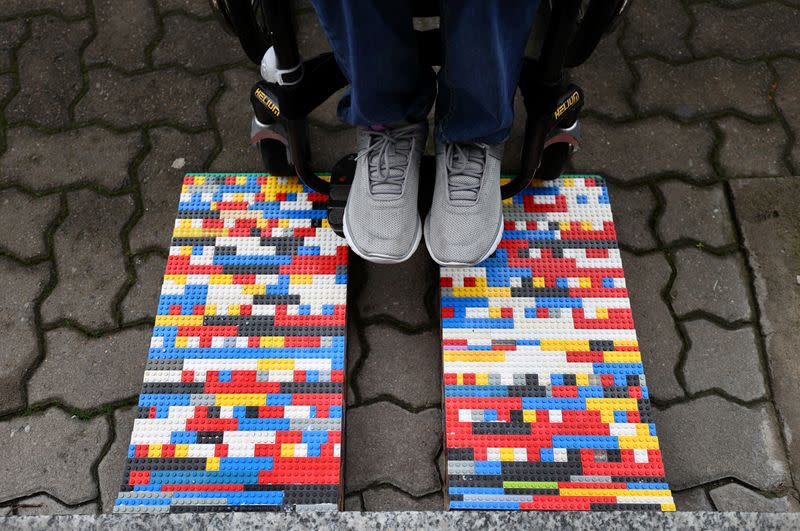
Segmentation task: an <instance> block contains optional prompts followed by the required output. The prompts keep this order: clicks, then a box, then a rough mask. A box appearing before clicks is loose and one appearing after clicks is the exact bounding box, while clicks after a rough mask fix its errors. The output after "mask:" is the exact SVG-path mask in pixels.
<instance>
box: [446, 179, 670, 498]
mask: <svg viewBox="0 0 800 531" xmlns="http://www.w3.org/2000/svg"><path fill="white" fill-rule="evenodd" d="M504 212H505V233H504V235H503V240H502V242H501V243H500V246H499V248H498V251H497V253H496V254H495V255H494V256H492V257H491V258H490V259H488V260H486V261H485V262H483V263H482V264H480V265H478V266H475V267H465V268H443V269H442V271H441V306H442V335H443V355H444V394H445V400H444V404H445V406H444V407H445V417H446V430H445V431H446V433H445V437H446V448H447V478H448V494H449V506H450V508H451V509H534V510H537V509H538V510H624V509H649V510H665V511H669V510H674V509H675V506H674V504H673V500H672V496H671V493H670V490H669V486H668V485H667V484H666V481H665V479H664V466H663V464H662V459H661V452H660V450H659V446H658V439H657V438H656V432H655V425H654V424H653V419H652V416H651V414H650V405H649V400H648V394H647V386H646V382H645V377H644V373H643V368H642V362H641V357H640V353H639V347H638V343H637V340H636V332H635V330H634V326H633V319H632V316H631V309H630V301H629V300H628V293H627V290H626V288H625V277H624V273H623V270H622V262H621V259H620V253H619V249H618V247H617V242H616V235H615V231H614V224H613V221H612V217H611V208H610V205H609V199H608V191H607V189H606V187H605V184H604V182H603V180H602V179H601V178H599V177H588V176H574V177H569V176H565V177H562V178H561V179H559V180H557V181H553V182H550V183H539V184H536V185H534V186H532V187H530V188H528V189H527V190H525V191H524V192H522V193H520V194H518V195H517V196H515V197H514V198H513V199H511V200H509V201H507V202H506V203H505V205H504Z"/></svg>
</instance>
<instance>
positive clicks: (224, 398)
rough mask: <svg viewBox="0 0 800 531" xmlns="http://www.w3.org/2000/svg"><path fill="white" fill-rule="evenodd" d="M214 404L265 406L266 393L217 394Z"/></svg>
mask: <svg viewBox="0 0 800 531" xmlns="http://www.w3.org/2000/svg"><path fill="white" fill-rule="evenodd" d="M214 405H216V406H265V405H267V395H265V394H256V393H236V394H224V393H220V394H217V396H216V400H215V403H214Z"/></svg>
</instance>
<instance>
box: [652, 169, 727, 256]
mask: <svg viewBox="0 0 800 531" xmlns="http://www.w3.org/2000/svg"><path fill="white" fill-rule="evenodd" d="M659 189H660V190H661V193H662V194H663V195H664V200H665V201H666V206H665V207H664V210H663V212H662V213H661V216H659V218H658V223H657V225H656V226H657V228H658V233H659V236H660V238H661V239H662V241H663V242H664V243H666V244H667V245H671V244H675V243H678V242H681V241H685V240H694V241H698V242H703V243H704V244H708V245H711V246H713V247H723V246H725V245H730V244H734V243H736V231H735V229H734V227H733V221H732V220H731V214H730V210H729V209H728V202H727V200H726V198H725V191H724V190H723V188H722V186H721V185H713V186H710V187H702V188H701V187H698V186H693V185H690V184H687V183H684V182H682V181H666V182H663V183H661V184H660V185H659Z"/></svg>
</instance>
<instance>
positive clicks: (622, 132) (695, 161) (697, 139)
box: [572, 117, 714, 181]
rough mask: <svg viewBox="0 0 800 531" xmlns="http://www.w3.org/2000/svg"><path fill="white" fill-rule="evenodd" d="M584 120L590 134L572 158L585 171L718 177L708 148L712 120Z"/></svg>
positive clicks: (639, 176) (630, 176)
mask: <svg viewBox="0 0 800 531" xmlns="http://www.w3.org/2000/svg"><path fill="white" fill-rule="evenodd" d="M581 124H582V127H583V136H584V140H583V143H582V144H581V150H580V151H578V152H577V153H575V155H574V156H573V158H572V164H573V166H574V167H575V168H576V169H577V170H579V171H582V172H585V173H597V172H600V173H603V174H605V175H608V176H609V177H612V178H615V179H620V180H625V181H633V180H639V179H645V178H647V177H652V176H655V175H662V174H670V175H674V174H680V175H685V176H687V177H690V178H692V179H695V180H698V181H707V180H709V179H711V178H713V173H714V171H713V169H712V168H711V165H710V163H709V156H708V154H709V152H710V151H711V148H712V145H713V143H714V138H713V134H712V132H711V130H710V129H709V128H708V127H707V126H706V125H703V124H695V125H686V124H681V123H678V122H676V121H673V120H668V119H666V118H662V117H656V118H646V119H643V120H638V121H635V122H631V123H624V124H619V125H613V124H609V123H605V122H600V121H597V120H594V119H590V118H587V119H585V120H582V122H581Z"/></svg>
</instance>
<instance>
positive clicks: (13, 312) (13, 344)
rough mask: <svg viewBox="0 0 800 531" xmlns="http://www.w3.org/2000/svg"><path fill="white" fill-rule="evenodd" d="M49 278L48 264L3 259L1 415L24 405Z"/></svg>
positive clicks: (0, 260) (0, 276)
mask: <svg viewBox="0 0 800 531" xmlns="http://www.w3.org/2000/svg"><path fill="white" fill-rule="evenodd" d="M49 278H50V270H49V267H48V265H47V264H41V265H37V266H31V267H23V266H21V265H18V264H16V263H14V262H12V261H11V260H9V259H7V258H0V293H2V294H3V296H2V297H0V331H2V338H3V347H2V349H0V357H1V358H2V363H0V414H3V413H8V412H9V411H13V410H15V409H18V408H20V407H22V406H23V405H24V399H23V394H22V386H23V385H24V381H23V376H24V374H25V371H26V370H27V368H28V367H30V366H31V364H32V363H33V362H34V360H35V359H36V356H37V355H38V352H39V350H38V342H37V341H38V340H37V336H36V324H35V321H34V303H35V301H36V299H37V298H38V297H39V295H40V294H41V292H42V290H43V289H44V287H45V285H46V283H47V281H48V280H49ZM0 455H2V454H0ZM0 460H1V459H0Z"/></svg>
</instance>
